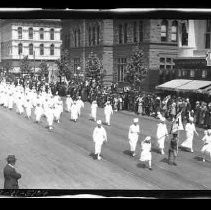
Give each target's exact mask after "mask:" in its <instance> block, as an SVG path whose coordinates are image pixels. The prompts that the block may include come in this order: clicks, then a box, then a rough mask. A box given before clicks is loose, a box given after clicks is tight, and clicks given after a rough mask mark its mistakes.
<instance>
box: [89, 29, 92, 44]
mask: <svg viewBox="0 0 211 210" xmlns="http://www.w3.org/2000/svg"><path fill="white" fill-rule="evenodd" d="M91 40H92V32H91V27H89V46H91V44H92V43H91Z"/></svg>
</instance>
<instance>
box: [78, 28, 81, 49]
mask: <svg viewBox="0 0 211 210" xmlns="http://www.w3.org/2000/svg"><path fill="white" fill-rule="evenodd" d="M80 38H81V31H80V29H78V47H80V42H81V39H80Z"/></svg>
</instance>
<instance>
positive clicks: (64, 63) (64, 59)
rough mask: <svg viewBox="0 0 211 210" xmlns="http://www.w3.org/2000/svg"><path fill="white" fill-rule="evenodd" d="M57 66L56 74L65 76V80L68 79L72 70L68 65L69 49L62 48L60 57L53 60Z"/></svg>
mask: <svg viewBox="0 0 211 210" xmlns="http://www.w3.org/2000/svg"><path fill="white" fill-rule="evenodd" d="M55 63H56V65H57V67H58V72H57V73H58V76H60V77H61V76H65V77H66V78H67V80H70V78H71V76H72V72H71V71H70V68H69V65H70V62H69V51H68V50H67V49H64V50H62V52H61V58H60V59H58V60H56V61H55Z"/></svg>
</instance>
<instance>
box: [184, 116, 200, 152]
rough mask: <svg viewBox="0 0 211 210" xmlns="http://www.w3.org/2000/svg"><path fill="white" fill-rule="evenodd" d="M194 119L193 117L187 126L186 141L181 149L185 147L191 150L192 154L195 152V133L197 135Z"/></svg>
mask: <svg viewBox="0 0 211 210" xmlns="http://www.w3.org/2000/svg"><path fill="white" fill-rule="evenodd" d="M193 121H194V119H193V117H190V118H189V122H188V123H187V124H186V126H185V131H186V139H185V141H184V142H183V143H182V144H181V147H185V148H187V149H189V150H190V152H193V137H194V133H196V134H197V135H198V133H197V131H196V127H195V125H194V123H193Z"/></svg>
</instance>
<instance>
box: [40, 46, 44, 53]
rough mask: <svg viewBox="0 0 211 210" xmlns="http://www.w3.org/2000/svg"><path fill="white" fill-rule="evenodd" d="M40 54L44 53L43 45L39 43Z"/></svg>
mask: <svg viewBox="0 0 211 210" xmlns="http://www.w3.org/2000/svg"><path fill="white" fill-rule="evenodd" d="M40 55H44V45H43V44H41V45H40Z"/></svg>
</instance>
